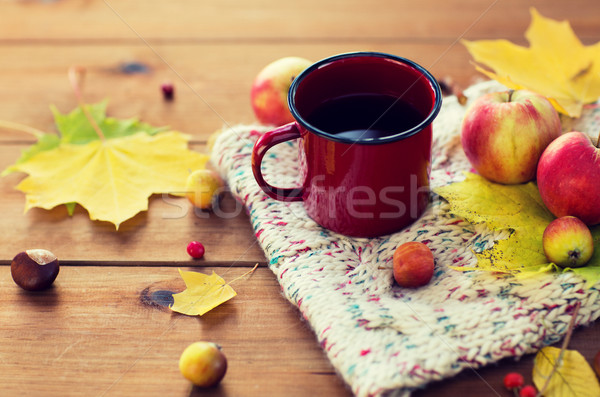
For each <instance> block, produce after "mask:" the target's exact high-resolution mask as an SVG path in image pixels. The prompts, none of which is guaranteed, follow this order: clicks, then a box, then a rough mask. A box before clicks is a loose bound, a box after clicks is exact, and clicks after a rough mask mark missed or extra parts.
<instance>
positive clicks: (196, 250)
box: [187, 241, 204, 259]
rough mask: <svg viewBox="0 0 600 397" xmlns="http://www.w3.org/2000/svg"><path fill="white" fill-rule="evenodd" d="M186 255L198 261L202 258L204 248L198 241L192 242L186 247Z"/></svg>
mask: <svg viewBox="0 0 600 397" xmlns="http://www.w3.org/2000/svg"><path fill="white" fill-rule="evenodd" d="M187 253H188V254H189V255H190V256H191V257H192V258H194V259H200V258H202V257H203V256H204V246H203V245H202V243H200V242H198V241H192V242H190V243H189V244H188V246H187Z"/></svg>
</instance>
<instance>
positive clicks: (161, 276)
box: [0, 266, 349, 397]
mask: <svg viewBox="0 0 600 397" xmlns="http://www.w3.org/2000/svg"><path fill="white" fill-rule="evenodd" d="M198 270H201V271H202V272H205V273H209V274H210V271H212V270H215V271H217V272H218V273H219V274H221V275H222V276H223V277H224V278H225V280H226V281H230V280H233V279H234V278H235V277H237V276H240V275H242V274H243V273H244V272H246V271H247V269H246V268H239V267H233V268H229V269H213V268H203V269H198ZM232 286H233V287H234V288H235V290H236V291H237V293H238V295H237V296H236V297H234V298H233V299H232V300H230V301H228V302H226V303H224V304H222V305H221V306H219V307H217V308H215V309H214V310H212V311H211V312H209V313H206V314H205V315H204V316H202V317H189V316H184V315H180V314H176V313H172V312H171V311H170V310H169V309H165V308H164V307H160V306H152V305H150V304H148V300H147V299H146V300H143V299H141V296H142V295H143V296H146V297H147V296H148V295H151V294H152V292H156V291H159V290H170V291H180V290H183V289H184V288H185V286H184V284H183V282H182V280H181V278H180V277H179V274H178V272H177V270H176V269H173V268H156V267H152V268H148V267H129V268H119V267H108V268H107V267H95V266H90V267H77V266H62V267H61V270H60V273H59V276H58V278H57V280H56V281H55V285H54V286H53V287H52V288H51V289H50V290H47V291H44V292H41V293H33V294H32V293H27V292H25V291H23V290H21V289H20V288H19V287H17V286H16V285H15V284H14V283H13V281H12V279H11V276H10V267H9V266H0V289H1V290H2V291H3V293H2V294H1V295H0V306H1V307H2V308H3V310H2V311H0V323H1V324H2V331H0V335H1V340H2V343H0V363H1V366H2V371H0V384H1V385H2V394H3V395H7V396H17V395H18V396H41V395H43V396H61V397H64V396H71V395H73V396H74V395H78V396H133V395H138V396H139V395H144V396H164V395H184V393H185V395H188V394H190V391H191V390H190V389H191V388H190V383H189V382H188V381H187V380H185V379H184V378H183V377H182V376H181V374H180V373H179V369H178V360H179V356H180V354H181V352H182V351H183V349H185V347H186V346H187V345H189V344H190V343H193V342H196V341H200V340H208V341H213V342H215V343H218V344H220V345H221V346H222V348H223V351H224V352H225V354H226V356H227V359H228V365H229V368H228V372H227V375H226V377H225V378H224V380H223V382H222V384H221V386H220V387H218V388H216V389H213V390H211V391H210V392H209V393H208V395H229V396H249V397H251V396H261V397H262V396H266V395H274V396H275V395H279V396H283V395H286V396H307V395H315V394H316V395H327V396H348V395H349V393H348V391H347V390H346V389H345V388H344V386H343V382H342V381H341V380H340V379H339V378H338V377H337V376H336V374H335V371H334V370H333V368H332V367H331V365H330V364H329V362H328V361H327V359H326V357H325V356H324V354H323V352H322V351H321V349H320V347H319V345H318V344H317V343H316V340H315V336H314V334H313V333H312V331H311V330H310V329H309V327H308V326H307V324H306V323H305V322H304V321H301V320H300V315H299V312H298V311H297V310H296V309H295V308H294V307H293V306H291V305H290V304H289V303H288V302H287V301H285V300H284V298H283V297H282V296H281V294H280V292H279V287H278V285H277V282H276V280H275V277H274V276H273V274H272V273H271V272H270V271H269V270H268V269H257V270H256V271H255V272H254V273H253V274H252V275H249V276H247V277H246V278H244V279H240V280H238V281H236V282H234V283H233V284H232ZM144 290H147V291H146V292H145V293H144ZM143 301H145V302H146V303H144V302H143ZM283 356H285V357H290V358H293V360H292V359H289V360H288V359H282V357H283ZM196 391H197V390H192V392H196ZM202 395H205V394H204V393H203V394H202Z"/></svg>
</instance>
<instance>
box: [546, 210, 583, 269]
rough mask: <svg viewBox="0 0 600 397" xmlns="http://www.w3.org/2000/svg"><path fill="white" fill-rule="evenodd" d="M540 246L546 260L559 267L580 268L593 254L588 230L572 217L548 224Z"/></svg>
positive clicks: (561, 218)
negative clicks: (542, 247)
mask: <svg viewBox="0 0 600 397" xmlns="http://www.w3.org/2000/svg"><path fill="white" fill-rule="evenodd" d="M542 244H543V246H544V253H545V254H546V258H548V260H549V261H550V262H552V263H554V264H556V265H557V266H560V267H581V266H583V265H585V264H586V263H588V261H589V260H590V258H591V257H592V254H593V253H594V239H593V238H592V233H591V232H590V229H589V228H588V227H587V226H586V225H585V223H583V222H582V221H581V220H579V219H578V218H575V217H574V216H563V217H560V218H557V219H555V220H553V221H552V222H550V224H549V225H548V226H547V227H546V229H545V230H544V235H543V236H542Z"/></svg>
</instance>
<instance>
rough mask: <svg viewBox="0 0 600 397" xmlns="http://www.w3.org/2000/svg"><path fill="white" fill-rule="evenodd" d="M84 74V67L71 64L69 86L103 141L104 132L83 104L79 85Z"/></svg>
mask: <svg viewBox="0 0 600 397" xmlns="http://www.w3.org/2000/svg"><path fill="white" fill-rule="evenodd" d="M84 75H85V69H84V68H82V67H80V66H72V67H70V68H69V82H70V83H71V87H72V88H73V92H74V93H75V97H76V98H77V103H78V104H79V107H80V108H81V111H82V112H83V114H84V115H85V118H86V119H88V121H89V122H90V124H91V125H92V128H93V129H94V131H96V134H98V137H100V140H102V141H104V140H105V137H104V133H102V130H101V129H100V126H99V125H98V123H96V120H94V118H93V117H92V115H91V114H90V111H89V109H88V108H87V107H86V106H85V101H84V100H83V94H82V93H81V85H82V83H83V77H84Z"/></svg>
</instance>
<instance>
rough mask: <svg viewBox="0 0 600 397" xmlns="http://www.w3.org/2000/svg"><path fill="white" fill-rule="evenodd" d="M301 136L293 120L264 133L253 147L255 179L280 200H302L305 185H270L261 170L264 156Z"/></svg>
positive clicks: (271, 195)
mask: <svg viewBox="0 0 600 397" xmlns="http://www.w3.org/2000/svg"><path fill="white" fill-rule="evenodd" d="M296 138H300V130H299V129H298V125H297V124H296V122H291V123H288V124H285V125H282V126H281V127H279V128H276V129H274V130H272V131H269V132H266V133H265V134H263V135H262V136H261V137H260V138H258V140H257V141H256V143H254V147H253V149H252V172H253V173H254V179H256V182H257V183H258V186H260V188H261V189H262V190H263V191H264V192H265V193H266V194H267V196H269V197H271V198H273V199H275V200H279V201H301V200H302V194H303V193H304V188H303V187H297V188H280V187H275V186H273V185H270V184H269V183H267V181H265V178H264V177H263V174H262V171H261V168H260V166H261V164H262V160H263V157H264V156H265V154H266V153H267V150H269V149H270V148H271V147H273V146H275V145H277V144H279V143H283V142H285V141H290V140H292V139H296Z"/></svg>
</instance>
